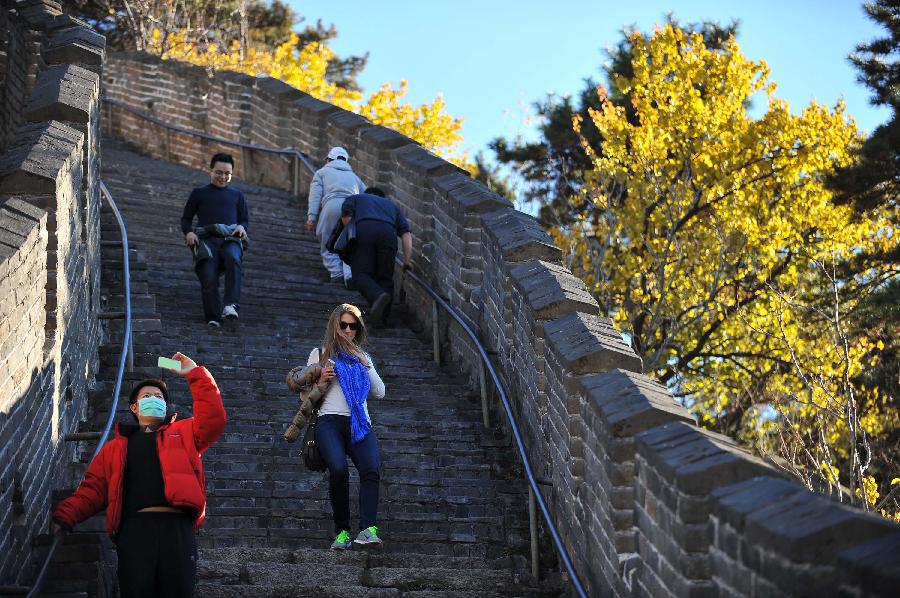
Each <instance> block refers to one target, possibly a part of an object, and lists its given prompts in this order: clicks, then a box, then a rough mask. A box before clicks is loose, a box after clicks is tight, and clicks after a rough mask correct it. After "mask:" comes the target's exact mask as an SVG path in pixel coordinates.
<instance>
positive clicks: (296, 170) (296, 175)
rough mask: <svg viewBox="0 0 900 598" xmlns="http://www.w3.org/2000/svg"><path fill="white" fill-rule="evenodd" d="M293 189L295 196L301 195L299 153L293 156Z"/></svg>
mask: <svg viewBox="0 0 900 598" xmlns="http://www.w3.org/2000/svg"><path fill="white" fill-rule="evenodd" d="M291 190H292V191H293V193H294V197H300V158H299V157H298V156H297V154H293V157H292V158H291Z"/></svg>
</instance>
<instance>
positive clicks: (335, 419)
mask: <svg viewBox="0 0 900 598" xmlns="http://www.w3.org/2000/svg"><path fill="white" fill-rule="evenodd" d="M316 445H317V446H318V447H319V453H320V454H321V455H322V458H323V459H324V460H325V463H326V464H327V465H328V474H329V484H328V495H329V497H330V498H331V511H332V513H333V515H334V533H335V534H339V533H340V532H341V530H347V531H350V471H349V469H348V468H347V457H348V456H349V457H350V459H352V460H353V464H354V465H356V471H358V472H359V529H360V530H364V529H366V528H368V527H371V526H373V525H375V518H376V517H377V515H378V490H379V488H378V485H379V483H380V481H381V473H380V470H381V455H380V450H379V448H378V439H377V438H375V431H374V430H372V431H370V432H369V433H368V434H366V437H365V438H363V439H362V440H360V441H359V442H358V443H356V444H352V443H351V442H350V416H349V415H320V416H319V418H318V420H316Z"/></svg>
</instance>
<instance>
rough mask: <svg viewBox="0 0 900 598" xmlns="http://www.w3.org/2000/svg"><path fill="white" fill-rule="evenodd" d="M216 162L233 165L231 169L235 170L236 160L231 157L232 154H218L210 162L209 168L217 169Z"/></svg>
mask: <svg viewBox="0 0 900 598" xmlns="http://www.w3.org/2000/svg"><path fill="white" fill-rule="evenodd" d="M216 162H224V163H225V164H231V167H232V168H234V158H232V157H231V154H216V155H215V156H213V157H212V159H211V160H210V161H209V167H210V168H215V167H216Z"/></svg>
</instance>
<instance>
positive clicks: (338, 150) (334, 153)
mask: <svg viewBox="0 0 900 598" xmlns="http://www.w3.org/2000/svg"><path fill="white" fill-rule="evenodd" d="M338 158H343V159H344V160H347V161H349V160H350V156H349V155H347V150H345V149H344V148H342V147H333V148H331V149H330V150H329V151H328V159H329V160H337V159H338Z"/></svg>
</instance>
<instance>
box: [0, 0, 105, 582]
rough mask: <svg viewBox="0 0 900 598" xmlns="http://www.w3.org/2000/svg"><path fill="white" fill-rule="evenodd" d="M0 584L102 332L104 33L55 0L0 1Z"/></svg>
mask: <svg viewBox="0 0 900 598" xmlns="http://www.w3.org/2000/svg"><path fill="white" fill-rule="evenodd" d="M0 33H3V34H4V35H3V39H2V41H0V51H2V52H3V54H0V65H3V67H2V68H3V70H2V71H0V114H2V117H0V585H3V584H13V583H28V582H30V580H31V579H32V578H33V572H32V571H31V570H30V563H29V559H30V556H31V549H32V546H33V540H34V538H35V536H36V535H38V534H40V533H46V532H47V531H48V527H49V526H48V524H49V515H50V507H51V499H52V492H53V491H54V490H56V489H61V488H71V486H72V485H73V483H74V480H70V479H68V477H69V475H68V469H67V468H66V465H67V464H69V463H71V462H72V460H73V459H74V453H73V451H74V447H72V446H66V444H65V443H64V442H63V441H62V438H63V436H64V435H65V434H67V433H69V432H72V431H74V430H75V428H76V426H77V425H78V422H79V421H81V420H82V419H83V418H84V415H85V409H86V405H87V394H88V390H89V388H90V385H91V383H92V380H93V377H94V373H95V372H96V370H97V346H98V344H99V341H100V326H99V322H98V311H99V302H100V295H99V292H100V196H99V187H98V183H99V167H100V163H99V100H100V80H101V67H102V60H103V54H104V40H103V38H102V37H101V36H99V35H97V34H96V33H94V32H93V31H92V30H90V29H89V28H87V27H86V26H85V25H84V24H82V23H79V22H77V21H74V20H72V19H71V18H69V17H66V16H62V15H61V11H60V7H59V5H58V4H56V3H55V2H52V1H49V0H45V1H34V0H28V1H23V2H12V1H11V0H2V3H0Z"/></svg>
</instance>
